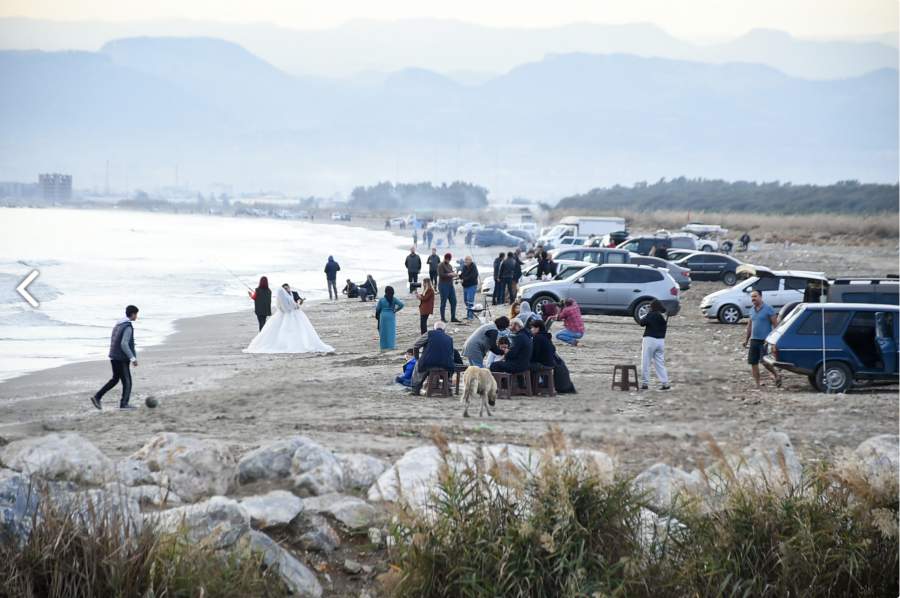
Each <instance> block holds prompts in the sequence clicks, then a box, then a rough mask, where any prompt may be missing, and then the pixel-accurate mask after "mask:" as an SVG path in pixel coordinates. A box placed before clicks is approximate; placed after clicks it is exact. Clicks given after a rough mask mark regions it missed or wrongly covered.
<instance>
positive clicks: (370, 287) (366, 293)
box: [357, 274, 378, 301]
mask: <svg viewBox="0 0 900 598" xmlns="http://www.w3.org/2000/svg"><path fill="white" fill-rule="evenodd" d="M357 290H358V291H359V300H360V301H366V300H368V298H369V297H372V298H375V297H377V296H378V285H376V284H375V279H374V278H372V275H371V274H366V282H364V283H362V284H361V285H359V286H358V287H357Z"/></svg>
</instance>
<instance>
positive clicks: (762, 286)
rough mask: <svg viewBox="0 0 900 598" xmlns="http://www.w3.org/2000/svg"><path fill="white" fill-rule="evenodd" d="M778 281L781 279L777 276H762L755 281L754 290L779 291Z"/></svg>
mask: <svg viewBox="0 0 900 598" xmlns="http://www.w3.org/2000/svg"><path fill="white" fill-rule="evenodd" d="M778 281H779V279H777V278H760V279H759V280H757V281H756V282H754V283H753V285H752V286H753V290H755V291H762V292H763V293H765V292H766V291H777V290H778Z"/></svg>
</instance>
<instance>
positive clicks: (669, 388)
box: [659, 384, 672, 392]
mask: <svg viewBox="0 0 900 598" xmlns="http://www.w3.org/2000/svg"><path fill="white" fill-rule="evenodd" d="M671 390H672V387H671V386H669V385H668V384H666V385H665V386H663V387H662V388H660V389H659V392H670V391H671Z"/></svg>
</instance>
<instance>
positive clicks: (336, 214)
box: [331, 212, 341, 220]
mask: <svg viewBox="0 0 900 598" xmlns="http://www.w3.org/2000/svg"><path fill="white" fill-rule="evenodd" d="M331 219H332V220H340V219H341V213H340V212H332V213H331Z"/></svg>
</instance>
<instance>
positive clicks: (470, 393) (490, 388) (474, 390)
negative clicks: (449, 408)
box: [460, 365, 497, 417]
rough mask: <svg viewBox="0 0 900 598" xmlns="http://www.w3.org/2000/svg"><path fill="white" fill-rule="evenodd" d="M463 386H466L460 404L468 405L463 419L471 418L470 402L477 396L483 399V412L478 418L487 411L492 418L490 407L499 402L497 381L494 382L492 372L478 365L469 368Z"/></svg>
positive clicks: (481, 411)
mask: <svg viewBox="0 0 900 598" xmlns="http://www.w3.org/2000/svg"><path fill="white" fill-rule="evenodd" d="M463 384H465V386H466V389H465V390H464V391H463V395H462V398H461V399H460V402H462V403H465V404H466V409H465V411H463V417H469V401H470V400H471V398H472V397H475V396H480V397H481V410H480V411H479V412H478V417H481V416H482V415H484V412H485V411H487V414H488V415H490V416H492V414H491V408H490V407H489V406H488V405H494V404H495V403H496V402H497V381H496V380H494V376H492V375H491V371H490V370H487V369H485V368H480V367H478V366H476V365H472V366H469V368H468V369H467V370H466V373H465V375H464V376H463Z"/></svg>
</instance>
